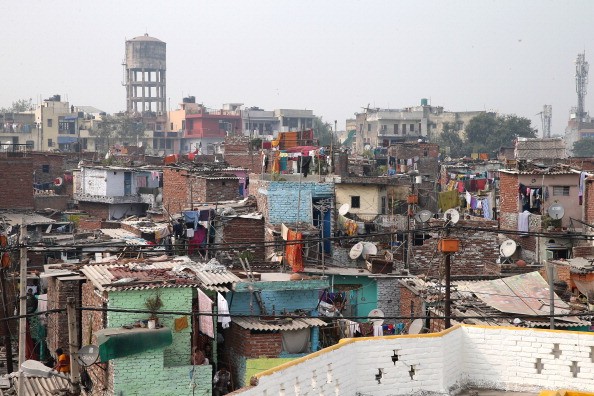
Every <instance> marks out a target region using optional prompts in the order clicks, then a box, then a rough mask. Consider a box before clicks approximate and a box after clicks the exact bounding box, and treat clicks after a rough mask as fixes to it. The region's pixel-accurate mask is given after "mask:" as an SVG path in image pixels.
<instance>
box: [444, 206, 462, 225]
mask: <svg viewBox="0 0 594 396" xmlns="http://www.w3.org/2000/svg"><path fill="white" fill-rule="evenodd" d="M448 215H449V217H450V221H451V222H452V224H456V223H457V222H458V221H459V220H460V213H458V211H457V210H456V209H448V210H446V211H445V213H444V214H443V218H444V219H445V220H447V219H448Z"/></svg>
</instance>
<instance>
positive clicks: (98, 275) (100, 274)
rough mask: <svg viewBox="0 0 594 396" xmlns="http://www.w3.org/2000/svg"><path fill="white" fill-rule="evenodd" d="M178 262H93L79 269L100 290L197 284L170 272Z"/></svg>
mask: <svg viewBox="0 0 594 396" xmlns="http://www.w3.org/2000/svg"><path fill="white" fill-rule="evenodd" d="M179 264H180V262H179V261H175V260H173V261H166V262H157V263H150V264H145V265H141V264H139V263H126V264H123V263H122V264H93V265H85V266H83V267H82V268H81V271H82V273H83V274H84V275H85V276H86V277H87V279H89V280H90V281H91V282H92V283H93V285H94V286H95V287H96V288H97V289H98V290H100V291H103V290H107V291H111V290H144V289H155V288H160V287H194V286H197V285H198V283H199V282H198V281H197V280H192V279H188V278H187V277H183V276H177V275H176V274H174V273H172V272H171V270H172V269H173V268H174V267H176V266H177V265H179ZM118 280H120V281H121V284H120V285H118V284H117V283H115V282H116V281H118ZM127 280H129V281H127Z"/></svg>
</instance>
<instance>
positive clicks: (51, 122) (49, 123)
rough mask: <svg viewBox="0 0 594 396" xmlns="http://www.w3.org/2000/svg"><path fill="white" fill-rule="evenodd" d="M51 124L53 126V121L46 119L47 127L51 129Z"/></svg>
mask: <svg viewBox="0 0 594 396" xmlns="http://www.w3.org/2000/svg"><path fill="white" fill-rule="evenodd" d="M53 124H54V122H53V120H52V119H51V118H48V119H47V127H48V128H51V127H52V125H53Z"/></svg>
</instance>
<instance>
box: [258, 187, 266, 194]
mask: <svg viewBox="0 0 594 396" xmlns="http://www.w3.org/2000/svg"><path fill="white" fill-rule="evenodd" d="M258 192H259V193H260V194H262V195H268V190H267V189H265V188H264V187H260V188H259V189H258Z"/></svg>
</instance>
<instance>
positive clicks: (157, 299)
mask: <svg viewBox="0 0 594 396" xmlns="http://www.w3.org/2000/svg"><path fill="white" fill-rule="evenodd" d="M144 306H145V307H146V309H147V310H148V311H149V312H150V316H149V320H148V328H149V329H150V328H153V329H154V328H155V327H156V326H157V322H158V320H159V318H158V317H157V312H158V311H159V310H160V309H161V308H163V300H162V299H161V292H160V291H158V290H157V292H156V293H155V294H153V295H152V296H150V297H147V298H146V300H145V301H144Z"/></svg>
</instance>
